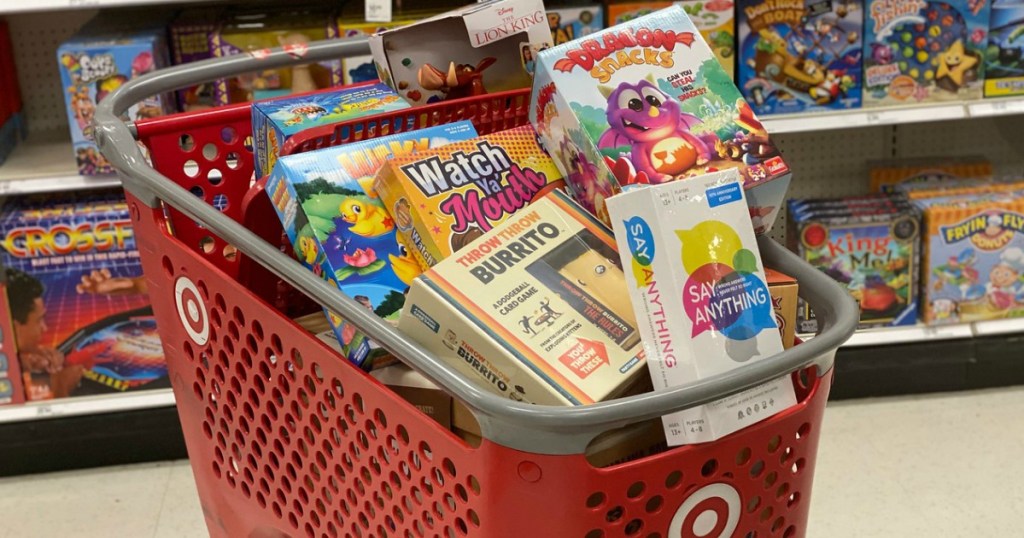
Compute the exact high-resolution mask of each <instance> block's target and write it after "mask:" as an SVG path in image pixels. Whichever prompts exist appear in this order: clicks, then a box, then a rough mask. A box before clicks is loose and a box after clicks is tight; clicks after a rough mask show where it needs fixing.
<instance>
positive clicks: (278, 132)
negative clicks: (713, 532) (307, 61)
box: [252, 83, 409, 176]
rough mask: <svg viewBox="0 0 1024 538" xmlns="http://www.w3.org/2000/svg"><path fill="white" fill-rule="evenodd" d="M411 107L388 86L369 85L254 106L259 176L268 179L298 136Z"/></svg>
mask: <svg viewBox="0 0 1024 538" xmlns="http://www.w3.org/2000/svg"><path fill="white" fill-rule="evenodd" d="M405 108H409V103H406V102H405V100H403V99H402V98H401V97H399V96H398V94H397V93H395V92H394V91H392V90H391V88H389V87H387V86H386V85H384V84H380V83H376V84H374V83H366V84H362V85H358V86H350V87H345V88H336V89H333V90H325V91H322V92H316V93H309V94H303V95H296V96H289V97H282V98H279V99H268V100H266V101H260V102H257V103H253V105H252V132H253V137H254V138H255V141H256V147H255V148H254V151H255V159H256V173H257V174H259V175H260V176H265V175H267V174H269V173H270V169H271V168H273V167H274V163H275V162H277V158H278V156H279V155H281V154H287V153H290V151H289V150H290V147H291V145H290V144H289V140H290V139H291V138H292V137H293V136H295V135H296V134H298V133H301V132H303V131H307V133H306V134H311V133H309V132H308V131H309V130H310V129H316V128H318V127H320V128H323V127H326V128H328V129H330V126H331V125H334V124H337V123H341V122H344V121H349V120H354V119H356V118H363V117H366V116H372V115H374V114H383V113H385V112H393V111H395V110H402V109H405Z"/></svg>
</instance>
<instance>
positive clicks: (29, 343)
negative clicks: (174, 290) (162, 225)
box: [0, 193, 170, 400]
mask: <svg viewBox="0 0 1024 538" xmlns="http://www.w3.org/2000/svg"><path fill="white" fill-rule="evenodd" d="M0 239H2V243H0V246H2V252H0V261H2V264H3V267H4V272H5V274H4V276H5V278H6V281H7V282H6V292H7V293H6V296H7V301H8V305H9V307H10V313H11V322H12V325H13V328H14V331H13V332H14V334H13V336H14V338H13V339H11V338H5V342H4V349H5V350H7V351H5V355H7V360H17V361H19V363H20V367H21V374H22V378H23V380H24V385H25V392H26V395H27V398H26V399H29V400H41V399H49V398H59V397H65V396H80V395H88V394H99V393H110V392H124V391H129V390H137V389H143V388H150V387H158V386H159V387H168V386H170V385H169V383H168V379H167V364H166V363H165V362H164V354H163V348H162V347H161V345H160V336H159V333H158V332H157V326H156V320H155V318H154V316H153V311H152V307H151V306H150V299H149V296H148V295H147V290H148V288H147V286H146V282H145V279H144V278H143V276H142V265H141V263H140V261H139V253H138V251H137V250H136V249H135V237H134V235H133V232H132V226H131V218H130V216H129V214H128V205H127V203H125V200H124V197H123V196H122V195H119V194H114V193H102V194H97V193H90V194H74V195H72V194H66V195H59V196H27V197H18V198H14V199H11V200H9V201H8V203H7V205H6V206H5V207H4V209H3V212H2V214H0ZM5 336H7V335H5ZM11 342H13V343H14V344H16V345H17V355H16V356H15V355H14V354H13V353H12V352H11V351H13V349H14V348H13V346H10V345H8V344H9V343H11Z"/></svg>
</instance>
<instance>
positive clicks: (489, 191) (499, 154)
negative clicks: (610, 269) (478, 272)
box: [374, 125, 565, 266]
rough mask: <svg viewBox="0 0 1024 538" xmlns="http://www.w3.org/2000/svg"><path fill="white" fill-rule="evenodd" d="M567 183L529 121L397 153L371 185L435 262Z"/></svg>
mask: <svg viewBox="0 0 1024 538" xmlns="http://www.w3.org/2000/svg"><path fill="white" fill-rule="evenodd" d="M564 185H565V182H564V181H563V180H562V174H561V173H560V172H559V171H558V168H557V167H555V164H554V162H552V160H551V158H550V157H548V155H547V153H545V152H544V150H543V149H541V147H540V145H539V144H538V143H537V135H536V133H534V131H533V128H532V127H530V126H529V125H525V126H522V127H516V128H514V129H508V130H505V131H499V132H496V133H491V134H488V135H484V136H480V137H477V138H474V139H471V140H464V141H461V142H453V143H451V144H447V145H444V146H440V147H436V148H432V149H430V150H426V151H420V152H418V153H416V154H415V155H408V156H402V157H395V158H393V159H391V160H390V161H388V163H387V164H386V165H385V166H384V167H382V168H381V169H380V171H379V172H377V176H376V179H375V180H374V190H376V191H377V194H378V196H380V199H381V201H383V202H384V206H385V207H386V208H388V211H390V212H391V215H392V216H393V217H394V219H395V225H396V227H397V229H398V233H400V234H403V235H404V236H405V238H406V239H407V240H408V244H412V245H414V246H415V247H416V250H418V251H419V252H420V254H422V255H423V258H424V259H425V260H426V263H427V266H433V265H435V264H436V263H438V262H440V261H441V260H443V259H445V258H447V257H448V256H449V255H451V254H453V253H455V252H457V251H458V250H459V249H461V248H462V247H463V246H465V245H467V244H469V243H470V242H471V241H473V240H474V239H476V238H478V237H480V236H481V235H483V234H484V233H486V232H488V231H490V230H491V229H492V228H494V227H495V226H497V225H498V224H500V223H502V222H504V221H505V219H507V218H508V217H509V216H510V215H512V214H513V213H515V212H516V211H519V210H520V209H522V208H524V207H526V206H527V205H528V204H530V202H532V201H534V200H537V199H539V198H540V197H542V196H544V195H545V194H546V193H548V192H550V191H551V190H553V189H556V188H562V187H563V186H564Z"/></svg>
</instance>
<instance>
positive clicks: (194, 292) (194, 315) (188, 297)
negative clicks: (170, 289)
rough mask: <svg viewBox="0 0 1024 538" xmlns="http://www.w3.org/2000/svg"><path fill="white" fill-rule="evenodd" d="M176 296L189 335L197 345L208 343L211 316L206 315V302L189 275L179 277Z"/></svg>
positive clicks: (175, 287)
mask: <svg viewBox="0 0 1024 538" xmlns="http://www.w3.org/2000/svg"><path fill="white" fill-rule="evenodd" d="M174 298H175V305H174V306H175V307H177V309H178V317H179V318H181V325H182V326H183V327H185V332H187V333H188V337H189V338H191V339H192V341H193V342H195V343H196V344H197V345H200V346H203V345H206V342H207V341H209V340H210V318H208V317H206V304H205V303H203V297H202V296H201V295H200V294H199V289H198V288H196V285H195V283H194V282H192V281H191V280H190V279H188V278H187V277H178V280H177V281H176V282H175V283H174Z"/></svg>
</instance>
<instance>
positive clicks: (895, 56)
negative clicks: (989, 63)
mask: <svg viewBox="0 0 1024 538" xmlns="http://www.w3.org/2000/svg"><path fill="white" fill-rule="evenodd" d="M866 6H867V13H868V15H869V18H868V19H867V20H866V21H865V29H866V31H865V34H864V35H865V39H864V43H865V45H866V49H865V54H866V55H867V56H866V58H865V60H864V76H865V83H864V88H865V95H864V103H865V105H869V106H874V105H892V104H900V103H905V102H918V101H942V100H954V99H975V98H979V97H981V93H982V92H981V86H982V83H981V81H982V79H983V78H984V75H985V70H984V64H983V62H982V61H981V60H982V47H984V46H985V41H986V35H987V31H988V24H989V9H990V5H989V1H988V0H952V1H949V2H928V1H925V0H867V1H866Z"/></svg>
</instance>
